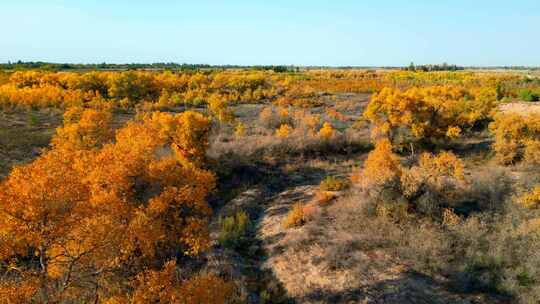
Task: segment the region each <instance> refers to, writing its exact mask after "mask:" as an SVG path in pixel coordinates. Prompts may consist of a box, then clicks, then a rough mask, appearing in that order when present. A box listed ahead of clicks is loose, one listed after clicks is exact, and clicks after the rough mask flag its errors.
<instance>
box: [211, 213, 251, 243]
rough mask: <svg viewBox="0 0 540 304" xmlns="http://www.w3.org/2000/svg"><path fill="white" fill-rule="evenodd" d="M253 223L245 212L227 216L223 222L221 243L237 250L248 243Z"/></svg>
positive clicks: (220, 236)
mask: <svg viewBox="0 0 540 304" xmlns="http://www.w3.org/2000/svg"><path fill="white" fill-rule="evenodd" d="M250 231H251V221H250V220H249V216H248V214H247V213H246V212H245V211H242V210H241V211H237V212H236V214H234V215H231V216H227V217H225V218H223V219H222V220H221V232H220V235H219V241H220V243H221V244H222V245H223V246H225V247H228V248H237V247H240V246H242V245H243V244H245V243H246V242H247V241H248V237H249V232H250Z"/></svg>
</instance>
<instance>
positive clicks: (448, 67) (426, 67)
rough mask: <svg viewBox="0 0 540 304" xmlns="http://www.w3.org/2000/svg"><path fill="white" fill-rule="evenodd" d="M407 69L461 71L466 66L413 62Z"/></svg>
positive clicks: (405, 68)
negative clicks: (415, 63) (417, 63)
mask: <svg viewBox="0 0 540 304" xmlns="http://www.w3.org/2000/svg"><path fill="white" fill-rule="evenodd" d="M403 69H404V70H406V71H424V72H434V71H461V70H464V69H465V68H464V67H461V66H457V65H455V64H448V63H446V62H445V63H443V64H424V65H414V63H413V62H411V64H410V65H409V66H408V67H404V68H403Z"/></svg>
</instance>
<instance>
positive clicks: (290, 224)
mask: <svg viewBox="0 0 540 304" xmlns="http://www.w3.org/2000/svg"><path fill="white" fill-rule="evenodd" d="M312 209H313V207H312V206H310V205H307V204H303V203H296V204H294V205H293V207H292V209H291V211H289V213H287V216H286V217H285V220H284V221H283V227H284V228H294V227H300V226H302V225H304V224H305V223H307V221H308V220H309V217H310V215H311V214H312V211H313V210H312Z"/></svg>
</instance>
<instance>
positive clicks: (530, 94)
mask: <svg viewBox="0 0 540 304" xmlns="http://www.w3.org/2000/svg"><path fill="white" fill-rule="evenodd" d="M519 98H520V99H522V100H525V101H532V102H535V101H539V100H540V94H538V93H537V92H534V91H532V90H522V91H520V92H519Z"/></svg>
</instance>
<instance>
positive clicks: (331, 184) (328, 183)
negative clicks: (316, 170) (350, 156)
mask: <svg viewBox="0 0 540 304" xmlns="http://www.w3.org/2000/svg"><path fill="white" fill-rule="evenodd" d="M319 187H320V189H321V190H323V191H341V190H345V189H347V188H348V187H349V181H347V180H346V179H343V178H339V177H336V176H327V177H326V178H325V179H324V180H323V181H322V182H321V184H320V185H319Z"/></svg>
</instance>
